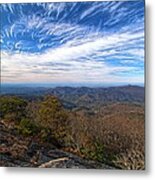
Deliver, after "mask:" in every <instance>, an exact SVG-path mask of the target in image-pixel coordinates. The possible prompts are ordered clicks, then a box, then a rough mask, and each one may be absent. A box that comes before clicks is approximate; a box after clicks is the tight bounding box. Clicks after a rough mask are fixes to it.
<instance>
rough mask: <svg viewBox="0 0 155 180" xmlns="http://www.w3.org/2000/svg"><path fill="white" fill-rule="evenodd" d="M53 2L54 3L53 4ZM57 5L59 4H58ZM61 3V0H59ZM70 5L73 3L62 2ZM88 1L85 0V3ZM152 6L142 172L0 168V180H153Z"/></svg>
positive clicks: (149, 9) (153, 7)
mask: <svg viewBox="0 0 155 180" xmlns="http://www.w3.org/2000/svg"><path fill="white" fill-rule="evenodd" d="M54 1H57V0H54ZM58 1H59V2H60V1H62V0H58ZM63 1H65V0H63ZM66 1H73V0H66ZM87 1H88V0H87ZM10 2H11V3H21V2H52V1H51V0H42V1H41V0H33V1H32V0H1V3H10ZM154 18H155V3H154V0H146V84H145V85H146V170H145V171H110V170H108V171H107V170H71V169H33V168H32V169H31V168H0V179H2V180H9V179H11V180H31V179H33V180H48V179H52V178H53V180H56V179H61V178H62V179H63V180H64V179H67V180H73V179H74V180H79V179H85V180H87V179H89V180H94V178H96V179H97V180H99V179H105V178H108V179H109V180H112V179H118V180H129V179H131V178H132V180H145V179H147V180H150V179H154V178H155V171H153V170H155V140H154V137H155V129H154V128H155V109H154V107H155V93H154V92H155V53H154V52H155V35H154V34H153V32H155V20H154Z"/></svg>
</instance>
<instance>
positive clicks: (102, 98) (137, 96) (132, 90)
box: [1, 85, 145, 108]
mask: <svg viewBox="0 0 155 180" xmlns="http://www.w3.org/2000/svg"><path fill="white" fill-rule="evenodd" d="M144 90H145V89H144V87H140V86H132V85H128V86H118V87H98V88H96V87H94V88H92V87H67V86H66V87H56V88H47V87H9V88H8V87H5V86H4V87H1V95H18V96H23V97H26V98H31V97H33V98H34V97H38V96H44V95H54V96H56V97H58V98H59V99H60V100H61V101H62V102H63V103H64V105H65V106H66V107H68V108H74V107H79V106H80V107H92V106H96V105H103V104H106V103H110V102H133V103H144Z"/></svg>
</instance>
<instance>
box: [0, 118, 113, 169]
mask: <svg viewBox="0 0 155 180" xmlns="http://www.w3.org/2000/svg"><path fill="white" fill-rule="evenodd" d="M0 166H3V167H39V168H81V169H85V168H86V169H91V168H95V169H113V168H112V167H110V166H108V165H105V164H102V163H99V162H95V161H91V160H86V159H83V158H81V157H78V156H77V155H74V154H72V153H68V152H65V151H62V150H60V149H57V148H56V147H55V146H53V145H52V144H47V143H39V142H38V141H37V139H32V138H26V137H23V136H21V135H19V134H17V132H15V131H14V129H11V128H8V125H7V124H6V123H5V122H3V121H0Z"/></svg>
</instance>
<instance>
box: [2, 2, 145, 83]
mask: <svg viewBox="0 0 155 180" xmlns="http://www.w3.org/2000/svg"><path fill="white" fill-rule="evenodd" d="M0 41H1V75H2V77H1V78H2V82H3V83H59V84H61V83H65V84H73V83H77V84H83V85H87V84H103V85H104V84H143V83H144V1H142V0H139V1H126V2H122V1H109V2H108V1H106V2H104V1H103V2H77V3H76V2H73V3H72V2H68V3H64V2H61V3H31V4H30V3H29V4H2V5H1V39H0Z"/></svg>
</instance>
